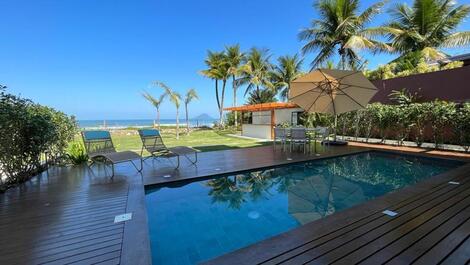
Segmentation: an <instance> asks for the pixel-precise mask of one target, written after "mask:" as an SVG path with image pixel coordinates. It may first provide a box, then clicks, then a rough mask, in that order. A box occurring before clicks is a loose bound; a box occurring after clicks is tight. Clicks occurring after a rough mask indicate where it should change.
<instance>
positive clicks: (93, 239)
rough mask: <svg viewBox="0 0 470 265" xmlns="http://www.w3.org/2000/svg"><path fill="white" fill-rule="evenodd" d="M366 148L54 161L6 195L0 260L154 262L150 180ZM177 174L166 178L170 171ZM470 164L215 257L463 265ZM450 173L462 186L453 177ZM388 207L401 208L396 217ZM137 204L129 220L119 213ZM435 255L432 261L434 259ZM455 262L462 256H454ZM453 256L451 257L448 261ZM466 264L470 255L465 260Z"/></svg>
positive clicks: (0, 198) (0, 216)
mask: <svg viewBox="0 0 470 265" xmlns="http://www.w3.org/2000/svg"><path fill="white" fill-rule="evenodd" d="M364 150H367V149H366V148H364V147H353V146H350V147H336V148H334V147H332V148H330V149H329V150H322V154H321V156H319V157H317V156H315V155H305V154H303V153H293V154H286V153H283V152H280V151H279V150H278V151H275V152H273V149H272V147H269V146H268V147H258V148H247V149H237V150H229V151H217V152H207V153H201V154H200V157H199V163H198V166H197V167H194V166H191V165H190V164H189V163H187V162H186V161H184V158H183V159H182V161H183V164H182V167H181V168H180V170H178V171H175V170H173V169H172V168H171V167H170V166H169V164H165V163H159V162H151V161H148V162H147V163H146V164H145V166H144V170H143V173H142V174H139V173H137V172H135V170H134V169H133V167H132V166H131V165H126V164H122V165H119V166H117V167H116V176H115V177H114V179H110V178H109V177H106V176H105V175H104V172H103V169H102V168H101V169H99V170H98V171H97V170H96V169H95V171H94V172H91V171H89V170H88V169H86V168H85V167H72V168H54V169H51V170H49V171H48V172H45V173H43V174H41V175H40V176H38V177H35V178H33V179H32V180H31V181H29V182H27V183H25V184H23V185H21V186H20V187H17V188H14V189H11V190H9V191H7V192H6V193H5V194H0V233H1V235H2V240H1V241H0V264H73V263H76V264H150V262H151V259H150V248H149V241H148V240H149V239H148V225H147V215H146V209H145V200H144V184H145V185H151V184H159V183H160V184H161V183H164V182H173V181H181V180H187V179H193V178H204V177H208V176H211V175H214V174H222V173H227V172H233V171H242V170H248V169H253V168H260V167H269V166H273V165H278V164H284V163H292V162H296V161H304V160H310V159H317V158H325V157H329V156H336V155H343V154H349V153H355V152H361V151H364ZM165 175H170V177H169V178H167V177H163V176H165ZM469 175H470V165H468V166H465V167H462V168H459V169H458V170H454V171H452V172H449V173H448V174H444V175H441V176H439V177H437V178H432V179H430V180H429V181H426V182H423V183H420V184H418V185H416V186H413V187H409V188H406V189H403V190H400V191H399V192H397V193H394V194H391V195H386V196H384V197H381V198H379V199H377V200H374V201H371V202H368V203H365V204H362V205H360V206H357V207H355V208H352V209H350V210H346V211H343V212H340V213H338V214H334V215H332V216H330V217H327V218H325V219H322V220H319V221H316V222H313V223H310V224H307V225H305V226H302V227H299V228H297V229H294V230H292V231H289V232H287V233H284V234H282V235H279V236H277V237H274V238H271V239H268V240H266V241H262V242H260V243H258V244H255V245H252V246H251V247H248V248H244V249H241V250H239V251H236V252H233V253H230V254H227V255H225V256H221V257H219V258H217V259H215V260H213V261H210V262H209V264H256V263H265V264H278V263H286V264H300V263H312V264H313V263H319V264H324V263H330V262H333V261H336V262H339V263H347V264H352V263H354V262H357V261H362V262H366V263H369V264H376V262H377V261H379V262H382V261H385V260H389V259H390V261H391V262H392V261H393V262H395V263H403V262H405V263H406V261H410V260H411V259H416V258H417V257H419V258H420V259H419V261H420V262H424V263H422V264H431V263H436V261H438V260H441V259H445V261H446V262H449V264H459V262H460V263H462V261H465V260H468V259H469V256H468V255H469V253H470V249H469V248H470V240H469V239H468V238H469V236H470V228H469V226H470V219H469V218H470V208H468V207H469V206H470V197H469V196H470V181H469V177H470V176H469ZM449 180H454V181H459V182H460V183H461V184H460V185H450V184H448V181H449ZM383 209H391V210H396V211H398V212H399V215H398V216H396V217H394V218H390V217H388V216H384V215H383V214H381V211H382V210H383ZM128 212H132V213H133V218H132V220H130V221H127V222H124V223H117V224H115V223H114V217H115V216H116V215H119V214H123V213H128ZM429 258H430V259H431V261H432V262H431V263H426V261H428V260H427V259H429ZM454 261H455V262H457V263H455V262H454ZM451 262H454V263H451ZM463 263H465V262H463Z"/></svg>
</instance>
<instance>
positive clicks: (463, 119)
mask: <svg viewBox="0 0 470 265" xmlns="http://www.w3.org/2000/svg"><path fill="white" fill-rule="evenodd" d="M452 121H453V126H452V127H453V128H454V132H455V135H456V138H457V139H456V140H457V142H458V143H460V145H461V146H462V147H463V148H464V149H465V151H466V152H468V150H469V149H470V103H468V102H467V103H463V104H462V105H460V106H459V107H458V108H457V111H456V112H455V116H454V117H453V118H452Z"/></svg>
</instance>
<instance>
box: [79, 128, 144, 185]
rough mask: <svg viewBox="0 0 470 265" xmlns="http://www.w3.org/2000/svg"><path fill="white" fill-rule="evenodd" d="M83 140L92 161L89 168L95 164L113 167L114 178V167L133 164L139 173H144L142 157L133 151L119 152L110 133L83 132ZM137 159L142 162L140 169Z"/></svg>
mask: <svg viewBox="0 0 470 265" xmlns="http://www.w3.org/2000/svg"><path fill="white" fill-rule="evenodd" d="M82 138H83V143H84V144H85V150H86V152H87V154H88V157H89V158H90V160H91V164H89V165H88V166H89V167H91V166H92V165H93V164H94V163H102V164H105V165H111V169H112V175H111V177H114V165H115V164H118V163H124V162H131V163H132V165H134V167H135V169H137V171H138V172H141V171H142V157H141V156H139V155H138V154H137V153H135V152H132V151H122V152H117V151H116V149H115V148H114V144H113V141H112V139H111V134H110V133H109V132H108V131H82ZM137 159H139V160H140V168H138V167H137V166H136V164H135V163H134V160H137Z"/></svg>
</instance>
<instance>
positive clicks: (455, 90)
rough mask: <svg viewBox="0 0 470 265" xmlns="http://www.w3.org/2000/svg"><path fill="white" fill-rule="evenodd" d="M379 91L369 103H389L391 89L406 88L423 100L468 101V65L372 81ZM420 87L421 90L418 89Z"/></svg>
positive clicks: (469, 78)
mask: <svg viewBox="0 0 470 265" xmlns="http://www.w3.org/2000/svg"><path fill="white" fill-rule="evenodd" d="M372 83H373V84H374V85H375V86H376V87H377V88H378V89H379V92H377V94H375V96H374V97H373V98H372V99H371V101H370V103H374V102H380V103H384V104H391V103H392V102H391V101H390V99H389V95H390V93H392V91H393V90H401V89H403V88H406V89H407V90H408V91H410V92H411V93H415V92H418V91H419V92H418V93H419V95H420V96H421V99H422V100H423V101H433V100H435V99H441V100H446V101H454V102H465V101H470V66H464V67H460V68H456V69H450V70H444V71H438V72H432V73H426V74H417V75H412V76H406V77H399V78H392V79H387V80H377V81H372ZM420 88H421V90H420Z"/></svg>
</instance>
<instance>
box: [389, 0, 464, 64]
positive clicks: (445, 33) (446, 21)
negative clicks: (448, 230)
mask: <svg viewBox="0 0 470 265" xmlns="http://www.w3.org/2000/svg"><path fill="white" fill-rule="evenodd" d="M455 5H456V3H455V2H454V1H448V0H415V1H414V3H413V6H412V7H410V6H408V5H407V4H402V3H401V4H396V5H395V6H394V7H393V8H392V9H391V10H390V14H391V15H392V18H393V19H392V21H391V22H390V23H388V24H387V25H385V26H384V27H382V31H383V33H385V34H386V35H387V37H388V39H389V40H390V42H391V43H390V45H391V46H392V47H393V48H394V49H395V50H396V51H397V52H399V53H400V54H401V55H406V54H408V53H411V52H418V53H421V54H422V56H424V57H425V58H428V59H440V58H442V57H444V56H445V54H444V53H443V52H441V51H440V49H441V48H456V47H462V46H466V45H468V44H470V31H460V32H457V31H456V29H457V27H458V26H459V25H460V24H461V23H462V22H463V20H464V19H465V18H466V17H467V16H468V15H469V13H470V6H469V5H459V6H455Z"/></svg>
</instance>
